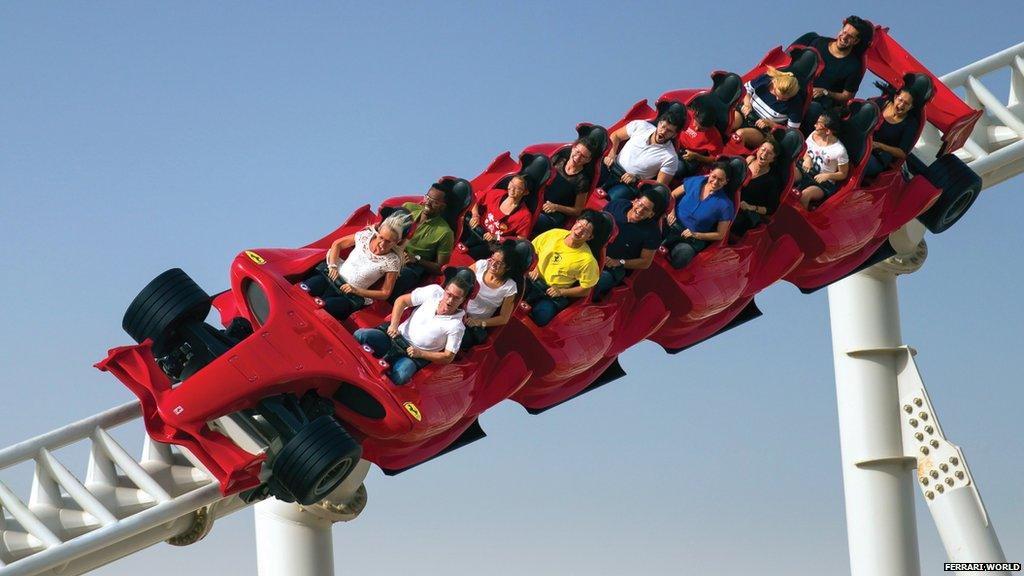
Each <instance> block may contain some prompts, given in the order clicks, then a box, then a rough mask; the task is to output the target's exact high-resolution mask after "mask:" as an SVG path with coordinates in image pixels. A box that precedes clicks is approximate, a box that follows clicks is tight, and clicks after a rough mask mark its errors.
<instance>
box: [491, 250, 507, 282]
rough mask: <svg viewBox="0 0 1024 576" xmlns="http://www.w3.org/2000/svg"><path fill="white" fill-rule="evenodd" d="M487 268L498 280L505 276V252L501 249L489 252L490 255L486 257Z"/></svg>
mask: <svg viewBox="0 0 1024 576" xmlns="http://www.w3.org/2000/svg"><path fill="white" fill-rule="evenodd" d="M487 270H488V271H490V272H491V273H492V274H494V276H495V277H497V278H498V279H499V280H503V279H504V278H505V272H506V271H507V268H506V267H505V254H504V253H503V252H502V251H501V250H498V251H497V252H495V253H494V254H491V257H490V258H488V259H487Z"/></svg>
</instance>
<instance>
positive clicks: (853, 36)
mask: <svg viewBox="0 0 1024 576" xmlns="http://www.w3.org/2000/svg"><path fill="white" fill-rule="evenodd" d="M858 42H860V33H859V32H857V29H856V28H854V27H853V26H850V25H849V24H843V27H842V29H841V30H839V34H836V45H837V46H838V47H839V49H840V50H842V51H844V52H845V51H847V50H849V49H851V48H853V47H854V46H856V45H857V43H858Z"/></svg>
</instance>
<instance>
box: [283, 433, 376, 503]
mask: <svg viewBox="0 0 1024 576" xmlns="http://www.w3.org/2000/svg"><path fill="white" fill-rule="evenodd" d="M362 453H363V450H362V447H361V446H359V443H358V442H356V441H355V440H353V439H352V437H351V436H349V434H348V432H346V431H345V428H344V427H342V425H341V423H340V422H338V420H337V419H336V418H335V417H334V416H327V415H325V416H320V417H319V418H317V419H315V420H313V421H312V422H309V423H307V424H306V425H305V426H303V427H302V429H301V430H300V431H299V433H298V434H296V435H295V436H294V437H293V438H292V439H291V440H289V441H288V442H286V443H285V444H284V446H282V447H281V451H280V452H279V453H278V455H277V458H275V459H274V464H273V467H272V472H273V474H274V479H275V482H274V483H275V484H276V485H277V486H279V487H280V488H283V489H284V490H286V491H287V492H288V493H289V495H290V496H291V497H292V498H291V499H294V500H295V501H296V502H298V503H299V504H303V505H310V504H314V503H316V502H319V501H321V500H323V499H324V498H326V497H327V495H328V494H330V493H331V492H333V491H334V489H335V488H337V487H338V485H339V484H341V482H342V481H343V480H344V479H345V478H346V477H347V476H348V475H349V473H351V472H352V469H353V468H354V467H355V465H356V464H358V463H359V458H360V457H361V456H362Z"/></svg>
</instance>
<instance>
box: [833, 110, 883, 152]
mask: <svg viewBox="0 0 1024 576" xmlns="http://www.w3.org/2000/svg"><path fill="white" fill-rule="evenodd" d="M878 117H879V111H878V106H876V105H875V103H874V102H864V101H858V100H855V101H853V102H851V103H850V115H849V117H847V119H846V120H844V121H843V122H842V124H841V125H840V127H839V140H840V141H842V143H843V146H845V147H846V154H847V155H848V156H849V157H850V166H851V168H852V167H856V166H858V165H860V161H861V160H862V159H863V158H864V155H865V154H867V153H868V152H869V151H870V150H869V149H868V138H869V137H870V136H871V135H872V134H873V133H874V132H875V128H876V127H877V126H878Z"/></svg>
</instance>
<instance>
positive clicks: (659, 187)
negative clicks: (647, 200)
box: [637, 181, 671, 219]
mask: <svg viewBox="0 0 1024 576" xmlns="http://www.w3.org/2000/svg"><path fill="white" fill-rule="evenodd" d="M638 195H639V196H650V197H651V200H652V201H653V202H654V217H655V218H656V219H657V218H661V216H662V215H664V214H665V212H666V211H667V210H668V205H669V201H668V200H669V196H670V195H671V192H669V190H668V188H667V187H666V186H665V185H664V184H659V183H657V182H649V181H648V182H644V183H642V184H640V190H639V191H638ZM639 196H637V197H639Z"/></svg>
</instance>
